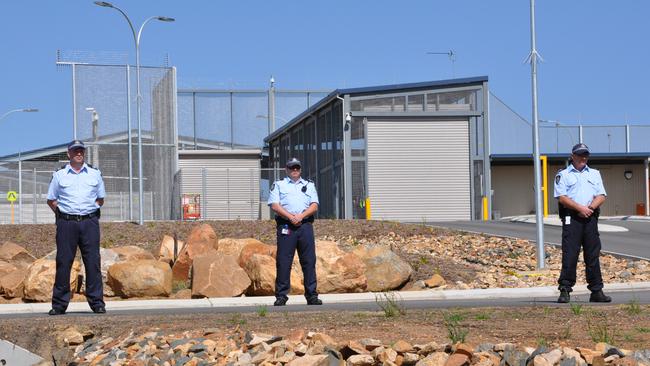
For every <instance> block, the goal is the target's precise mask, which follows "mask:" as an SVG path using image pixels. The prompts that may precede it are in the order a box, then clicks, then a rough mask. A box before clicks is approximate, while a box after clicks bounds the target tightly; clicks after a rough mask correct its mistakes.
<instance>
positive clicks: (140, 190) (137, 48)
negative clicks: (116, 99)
mask: <svg viewBox="0 0 650 366" xmlns="http://www.w3.org/2000/svg"><path fill="white" fill-rule="evenodd" d="M95 4H96V5H98V6H103V7H105V8H113V9H115V10H117V11H119V12H120V14H122V16H124V19H126V21H127V23H129V28H131V32H132V33H133V41H134V42H135V75H136V76H135V77H136V79H137V82H136V94H137V97H136V103H135V105H136V108H137V110H138V200H139V201H140V202H139V205H138V206H139V209H140V210H139V211H140V215H139V218H138V224H140V225H142V224H144V179H143V178H144V177H143V173H142V165H143V164H142V123H141V121H140V109H141V108H140V104H141V103H142V96H141V95H140V36H142V29H144V26H145V25H147V23H149V22H150V21H152V20H160V21H161V22H173V21H174V20H175V19H174V18H169V17H163V16H152V17H149V18H147V19H146V20H145V21H144V22H143V23H142V25H141V26H140V29H139V30H138V32H137V33H136V31H135V28H134V27H133V23H132V22H131V19H129V17H128V16H127V15H126V13H125V12H124V11H122V9H120V8H118V7H117V6H115V5H113V4H111V3H109V2H106V1H95ZM129 129H130V128H129ZM130 149H131V140H130V139H129V150H130ZM131 163H132V162H129V164H131Z"/></svg>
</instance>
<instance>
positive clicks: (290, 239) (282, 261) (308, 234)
mask: <svg viewBox="0 0 650 366" xmlns="http://www.w3.org/2000/svg"><path fill="white" fill-rule="evenodd" d="M289 230H290V231H291V232H290V233H289V235H285V234H282V225H278V227H277V241H278V251H277V255H276V261H275V263H276V267H275V268H276V277H275V297H276V298H284V299H287V295H288V294H289V290H290V289H291V282H290V281H291V265H292V264H293V256H294V254H295V253H296V249H298V258H299V259H300V267H302V273H303V276H304V277H303V280H304V285H305V297H306V298H307V299H309V298H312V297H316V296H318V292H316V244H315V242H314V228H313V226H312V224H311V223H303V224H302V225H300V226H292V225H289Z"/></svg>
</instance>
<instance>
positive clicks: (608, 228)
mask: <svg viewBox="0 0 650 366" xmlns="http://www.w3.org/2000/svg"><path fill="white" fill-rule="evenodd" d="M609 219H610V218H606V217H602V218H601V221H600V222H598V230H599V231H602V232H607V233H623V232H626V231H629V230H628V229H627V228H624V227H622V226H616V225H611V224H603V223H602V220H609ZM501 220H506V221H510V222H524V223H528V224H536V223H537V220H536V218H535V216H534V215H524V216H510V217H503V218H501ZM544 225H550V226H562V221H560V218H559V217H557V216H553V217H546V218H544Z"/></svg>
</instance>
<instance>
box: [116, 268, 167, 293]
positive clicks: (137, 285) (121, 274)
mask: <svg viewBox="0 0 650 366" xmlns="http://www.w3.org/2000/svg"><path fill="white" fill-rule="evenodd" d="M108 284H109V285H110V286H111V288H112V289H113V291H115V294H116V295H118V296H122V297H144V296H169V294H171V292H172V270H171V268H170V267H169V264H167V263H163V262H160V261H157V260H152V259H145V260H132V261H126V262H120V263H116V264H114V265H112V266H111V267H110V268H109V269H108Z"/></svg>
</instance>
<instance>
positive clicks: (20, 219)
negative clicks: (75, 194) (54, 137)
mask: <svg viewBox="0 0 650 366" xmlns="http://www.w3.org/2000/svg"><path fill="white" fill-rule="evenodd" d="M16 112H38V109H36V108H18V109H12V110H10V111H8V112H7V113H5V114H3V115H2V116H1V117H0V121H2V120H3V119H4V118H5V117H7V116H8V115H10V114H12V113H16ZM18 212H20V214H19V216H18V222H19V223H21V224H22V223H23V159H22V158H21V156H20V151H19V152H18Z"/></svg>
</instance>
